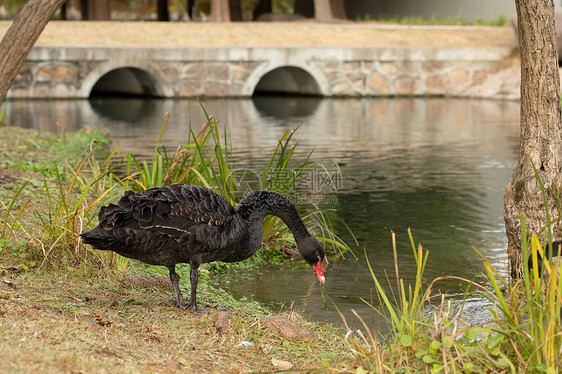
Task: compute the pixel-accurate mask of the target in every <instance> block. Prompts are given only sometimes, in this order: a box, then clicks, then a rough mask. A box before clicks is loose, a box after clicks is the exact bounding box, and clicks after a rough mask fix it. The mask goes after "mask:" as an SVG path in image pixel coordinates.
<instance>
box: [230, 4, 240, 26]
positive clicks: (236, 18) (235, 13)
mask: <svg viewBox="0 0 562 374" xmlns="http://www.w3.org/2000/svg"><path fill="white" fill-rule="evenodd" d="M228 9H229V12H230V20H231V21H233V22H240V21H242V4H241V2H240V0H230V1H229V5H228Z"/></svg>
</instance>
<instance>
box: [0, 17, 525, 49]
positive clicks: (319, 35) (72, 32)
mask: <svg viewBox="0 0 562 374" xmlns="http://www.w3.org/2000/svg"><path fill="white" fill-rule="evenodd" d="M10 24H11V22H8V21H3V22H0V37H2V36H3V35H4V34H5V32H6V30H7V29H8V27H9V26H10ZM515 43H516V40H515V34H514V32H513V29H512V28H511V27H480V26H403V25H391V24H381V23H371V22H364V23H355V22H341V23H318V22H310V21H307V22H252V23H246V22H244V23H242V22H241V23H211V22H205V23H201V22H197V23H196V22H188V23H162V22H118V21H110V22H90V21H88V22H80V21H53V22H50V23H49V24H48V25H47V27H46V28H45V30H44V31H43V33H42V34H41V36H40V37H39V40H38V41H37V44H40V45H108V46H109V45H111V46H170V47H173V46H197V47H204V46H209V47H214V46H295V47H305V46H420V47H482V46H489V47H510V46H514V45H515Z"/></svg>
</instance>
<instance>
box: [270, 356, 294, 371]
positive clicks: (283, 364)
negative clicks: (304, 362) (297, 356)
mask: <svg viewBox="0 0 562 374" xmlns="http://www.w3.org/2000/svg"><path fill="white" fill-rule="evenodd" d="M271 364H272V365H273V366H275V367H276V368H279V369H281V370H288V369H290V368H292V367H293V364H292V363H290V362H289V361H283V360H278V359H276V358H272V359H271Z"/></svg>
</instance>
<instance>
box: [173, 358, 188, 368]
mask: <svg viewBox="0 0 562 374" xmlns="http://www.w3.org/2000/svg"><path fill="white" fill-rule="evenodd" d="M176 361H177V362H179V363H180V364H182V365H183V366H189V361H187V360H186V359H185V358H183V357H178V358H176Z"/></svg>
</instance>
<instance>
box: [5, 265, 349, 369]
mask: <svg viewBox="0 0 562 374" xmlns="http://www.w3.org/2000/svg"><path fill="white" fill-rule="evenodd" d="M1 272H2V274H3V275H2V276H0V352H2V359H1V360H0V372H18V373H31V372H41V373H53V372H54V373H57V372H74V373H78V372H83V373H94V372H95V373H103V372H112V373H117V372H121V373H137V372H180V371H185V372H198V373H207V372H228V373H244V372H254V371H260V372H271V371H275V370H278V369H279V368H278V367H276V366H274V364H273V363H275V364H278V361H279V360H280V361H287V362H290V363H291V364H292V365H294V366H293V369H296V370H298V371H323V370H326V367H324V366H323V363H322V362H321V361H320V359H321V360H325V361H326V363H327V364H328V365H329V366H330V367H332V368H336V367H339V368H342V364H341V363H342V362H343V363H344V364H343V365H344V366H350V363H351V361H352V360H351V357H349V356H348V354H349V353H347V352H346V351H345V348H344V347H343V344H342V340H341V338H340V337H339V336H338V334H336V333H335V332H334V331H333V330H332V329H331V328H330V327H326V326H321V325H317V324H313V323H310V322H306V321H298V322H297V323H298V324H299V325H300V326H301V328H302V329H309V330H311V331H314V332H315V333H314V335H315V336H316V337H315V338H314V339H312V340H308V341H288V340H286V339H284V338H283V337H282V336H280V335H279V332H278V331H277V330H276V329H270V328H267V327H265V326H264V324H263V323H261V318H262V317H263V316H261V315H259V314H255V310H249V309H247V308H245V307H244V306H243V305H242V306H241V308H240V309H237V310H230V311H228V328H226V329H225V326H224V317H225V315H224V313H221V315H222V317H221V318H223V321H222V322H221V323H222V326H221V328H220V329H218V328H217V326H216V324H215V321H216V320H217V318H218V316H219V313H217V312H211V313H208V314H193V313H186V312H184V311H181V310H179V309H176V308H173V307H170V306H166V305H165V304H163V303H162V301H163V300H164V299H165V297H164V296H165V295H164V292H163V290H162V289H157V288H129V287H124V286H122V285H121V284H120V283H119V282H118V281H115V280H113V279H112V278H111V277H106V278H99V279H95V278H89V279H85V278H83V277H82V276H80V275H79V274H78V273H76V272H72V271H70V270H69V271H68V272H66V273H65V274H63V273H61V272H57V273H45V274H34V273H31V272H18V271H17V270H16V269H15V268H3V269H2V270H1ZM168 296H169V297H171V294H170V295H168ZM221 331H222V333H221ZM243 341H248V342H252V343H253V344H254V345H253V346H250V347H248V346H245V345H240V343H241V342H243ZM274 359H275V360H274ZM276 360H277V361H276ZM338 363H339V364H338Z"/></svg>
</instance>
